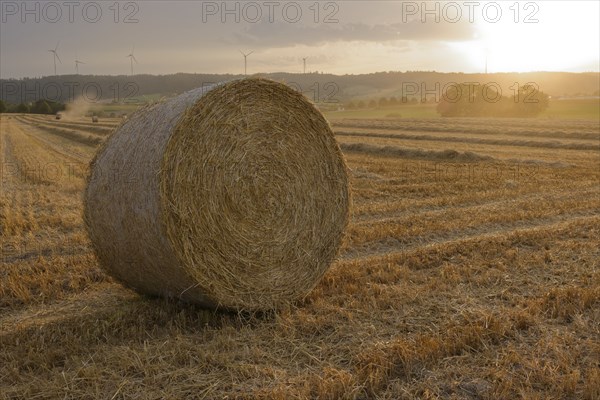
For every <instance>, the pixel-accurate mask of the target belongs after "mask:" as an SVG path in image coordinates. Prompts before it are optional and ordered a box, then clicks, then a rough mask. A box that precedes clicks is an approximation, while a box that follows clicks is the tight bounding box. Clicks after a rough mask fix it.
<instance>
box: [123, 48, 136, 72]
mask: <svg viewBox="0 0 600 400" xmlns="http://www.w3.org/2000/svg"><path fill="white" fill-rule="evenodd" d="M134 50H135V45H133V47H132V48H131V53H129V55H128V56H125V58H127V57H129V61H131V76H133V62H134V61H135V63H136V64H137V62H138V61H137V59H136V58H135V56H134V55H133V51H134Z"/></svg>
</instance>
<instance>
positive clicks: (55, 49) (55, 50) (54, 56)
mask: <svg viewBox="0 0 600 400" xmlns="http://www.w3.org/2000/svg"><path fill="white" fill-rule="evenodd" d="M59 44H60V42H56V47H55V48H54V50H48V51H49V52H50V53H52V56H53V59H54V76H56V59H57V58H58V62H59V63H61V64H62V61H60V57H59V56H58V53H57V50H58V45H59Z"/></svg>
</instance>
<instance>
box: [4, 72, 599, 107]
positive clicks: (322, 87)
mask: <svg viewBox="0 0 600 400" xmlns="http://www.w3.org/2000/svg"><path fill="white" fill-rule="evenodd" d="M255 76H262V77H266V78H270V79H275V80H279V81H283V82H286V83H288V84H290V85H291V86H294V87H296V88H298V89H300V90H302V92H304V93H305V94H307V96H309V97H312V98H314V99H315V100H320V101H323V100H336V101H347V100H349V99H355V98H361V99H368V98H371V97H373V98H376V97H382V96H397V97H400V96H415V97H419V96H420V93H419V92H420V91H421V90H425V91H426V92H427V93H430V94H429V96H434V92H438V93H440V92H441V91H442V90H443V88H444V86H445V85H448V84H451V83H452V82H456V83H464V82H479V83H481V84H489V85H493V86H494V87H495V88H498V87H499V88H501V90H502V91H503V94H504V95H509V94H510V93H511V91H512V90H514V89H513V88H514V87H515V86H514V84H515V83H517V84H518V85H525V84H527V83H530V82H534V83H535V84H537V86H538V87H539V90H541V91H543V92H545V93H547V94H549V95H551V96H581V95H596V96H597V95H598V88H599V87H600V79H599V77H600V74H598V73H593V72H590V73H568V72H534V73H494V74H463V73H439V72H422V71H421V72H419V71H415V72H410V71H409V72H378V73H372V74H362V75H332V74H323V73H307V74H290V73H271V74H257V75H255ZM236 78H242V76H241V75H229V74H188V73H179V74H172V75H135V76H133V77H132V76H125V75H120V76H111V75H59V76H48V77H42V78H23V79H18V80H15V79H2V80H0V99H2V100H4V101H6V102H9V103H21V102H33V101H35V100H38V99H41V98H43V99H45V100H52V101H58V102H68V101H71V100H72V99H74V98H77V97H80V96H82V95H84V96H85V97H86V99H87V100H89V101H113V100H114V101H124V100H127V99H131V98H139V96H147V95H161V96H171V95H174V94H177V93H181V92H184V91H186V90H189V89H192V88H195V87H198V86H202V85H205V84H210V83H214V82H222V81H228V80H232V79H236Z"/></svg>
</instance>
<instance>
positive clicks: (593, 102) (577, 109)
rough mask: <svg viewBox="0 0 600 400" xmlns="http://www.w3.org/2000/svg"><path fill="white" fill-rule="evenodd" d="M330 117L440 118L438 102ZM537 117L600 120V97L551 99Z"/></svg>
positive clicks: (336, 113)
mask: <svg viewBox="0 0 600 400" xmlns="http://www.w3.org/2000/svg"><path fill="white" fill-rule="evenodd" d="M324 114H325V116H326V117H327V118H328V119H331V120H335V119H344V118H359V119H397V118H440V115H439V114H438V113H437V112H436V104H416V105H402V106H393V107H382V108H379V107H378V108H365V109H360V110H344V111H324ZM537 118H541V119H555V118H556V119H585V120H597V121H599V120H600V99H581V100H579V99H569V100H550V106H549V107H548V109H547V110H545V111H544V112H543V113H542V114H541V115H540V116H538V117H537Z"/></svg>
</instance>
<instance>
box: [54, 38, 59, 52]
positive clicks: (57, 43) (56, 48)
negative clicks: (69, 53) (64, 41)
mask: <svg viewBox="0 0 600 400" xmlns="http://www.w3.org/2000/svg"><path fill="white" fill-rule="evenodd" d="M59 44H60V40H59V41H58V42H56V47H55V48H54V51H57V50H58V45H59Z"/></svg>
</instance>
